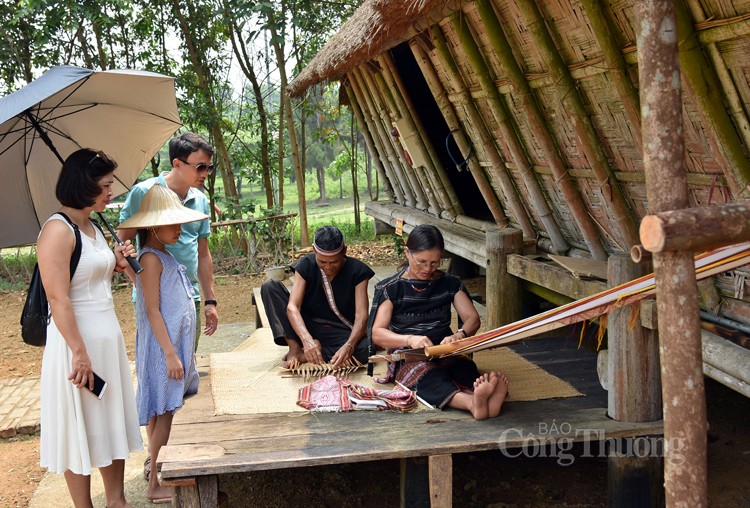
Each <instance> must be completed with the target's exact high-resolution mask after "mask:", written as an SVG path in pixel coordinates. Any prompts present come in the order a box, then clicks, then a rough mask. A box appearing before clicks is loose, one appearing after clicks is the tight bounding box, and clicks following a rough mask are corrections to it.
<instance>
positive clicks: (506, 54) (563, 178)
mask: <svg viewBox="0 0 750 508" xmlns="http://www.w3.org/2000/svg"><path fill="white" fill-rule="evenodd" d="M477 9H478V11H479V14H480V16H481V18H482V23H484V25H485V27H486V28H487V36H488V37H489V38H490V42H491V43H492V47H493V49H494V51H495V54H496V55H497V58H498V60H499V61H500V63H501V64H502V66H503V68H504V69H505V70H506V72H507V73H508V77H509V78H510V80H511V84H512V85H513V87H514V88H515V90H516V95H515V96H516V97H517V98H518V100H519V101H521V104H522V105H523V111H524V112H525V113H526V116H527V118H528V122H529V127H531V130H532V132H533V133H534V137H535V138H536V142H537V143H539V145H540V146H541V149H542V151H543V152H544V157H545V158H546V160H547V163H548V164H549V166H550V167H551V168H552V171H553V173H554V175H555V179H556V182H557V185H558V186H559V188H560V192H561V193H562V195H563V196H564V197H565V200H566V201H567V204H568V206H569V207H570V209H571V211H572V216H573V220H574V221H575V223H576V225H577V226H578V229H579V230H580V231H581V235H583V238H584V239H585V241H586V245H587V246H588V248H589V252H590V253H591V257H593V258H594V259H601V260H604V259H607V252H606V251H605V250H604V247H603V246H602V243H601V239H600V237H599V231H598V230H597V228H596V225H595V224H594V222H593V221H592V220H591V216H590V215H589V212H588V209H587V207H586V204H585V203H584V201H583V198H582V197H581V193H580V192H579V190H578V188H577V187H576V186H575V184H574V183H573V181H572V179H571V178H570V175H569V174H568V169H567V168H566V167H565V164H564V162H563V160H562V157H561V156H560V150H559V149H558V147H557V144H556V143H555V140H554V138H553V136H552V132H551V131H550V129H549V125H550V124H551V123H552V122H550V121H548V119H546V118H545V117H544V115H543V114H542V111H541V108H540V106H539V104H538V103H537V101H536V98H535V97H534V92H533V91H532V90H531V87H530V86H529V82H528V81H527V80H526V77H525V76H524V73H523V71H522V69H521V66H520V65H519V63H518V61H516V57H515V55H514V53H513V50H512V49H511V47H510V43H509V42H508V40H507V38H506V37H505V35H504V31H503V27H502V25H501V23H500V20H498V18H497V14H496V13H495V9H494V7H493V6H492V2H491V0H478V1H477Z"/></svg>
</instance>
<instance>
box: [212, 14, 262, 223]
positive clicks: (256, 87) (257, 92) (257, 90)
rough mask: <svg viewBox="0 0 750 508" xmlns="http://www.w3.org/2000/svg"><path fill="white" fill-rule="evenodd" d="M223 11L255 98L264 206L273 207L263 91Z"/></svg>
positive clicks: (235, 51)
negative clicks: (264, 197)
mask: <svg viewBox="0 0 750 508" xmlns="http://www.w3.org/2000/svg"><path fill="white" fill-rule="evenodd" d="M224 12H225V14H226V19H227V20H228V23H227V29H228V31H229V34H228V35H229V40H230V42H231V43H232V50H233V51H234V56H236V57H237V62H238V63H239V65H240V68H241V69H242V73H243V74H244V75H245V77H246V78H247V79H248V80H249V81H250V85H251V86H252V87H253V97H254V98H255V107H256V108H257V109H258V118H259V121H260V166H261V168H260V170H261V174H262V177H263V187H264V188H265V191H266V208H269V209H270V208H273V206H274V194H273V183H272V182H271V164H270V161H269V158H268V145H269V141H268V112H267V111H266V105H265V103H264V102H263V92H262V90H261V87H260V83H259V82H258V76H257V74H256V73H255V67H254V66H253V61H252V60H251V59H250V57H249V56H248V53H247V47H246V46H245V42H244V39H243V38H242V33H240V32H239V31H238V30H237V27H236V26H235V24H234V19H233V17H232V16H230V15H229V8H228V7H227V6H226V5H225V6H224Z"/></svg>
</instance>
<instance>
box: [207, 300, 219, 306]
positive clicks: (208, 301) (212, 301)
mask: <svg viewBox="0 0 750 508" xmlns="http://www.w3.org/2000/svg"><path fill="white" fill-rule="evenodd" d="M203 305H216V306H217V307H218V306H219V303H218V302H217V301H216V300H206V301H205V302H203Z"/></svg>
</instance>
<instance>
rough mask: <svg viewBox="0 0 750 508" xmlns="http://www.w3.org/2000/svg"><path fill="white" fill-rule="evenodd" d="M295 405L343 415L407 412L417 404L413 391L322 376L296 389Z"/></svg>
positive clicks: (310, 409)
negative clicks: (369, 386)
mask: <svg viewBox="0 0 750 508" xmlns="http://www.w3.org/2000/svg"><path fill="white" fill-rule="evenodd" d="M297 404H298V405H299V406H301V407H303V408H305V409H307V410H309V411H328V412H346V411H351V410H353V409H371V410H385V409H395V410H397V411H409V410H410V409H413V408H414V407H415V406H416V405H417V396H416V394H415V393H414V392H412V391H410V390H406V389H404V388H395V389H393V390H376V389H373V388H367V387H365V386H362V385H360V384H358V383H353V382H351V381H349V380H348V379H346V378H337V377H335V376H325V377H323V378H321V379H318V380H317V381H315V382H313V383H310V384H309V385H305V386H303V387H302V388H300V390H299V396H298V398H297Z"/></svg>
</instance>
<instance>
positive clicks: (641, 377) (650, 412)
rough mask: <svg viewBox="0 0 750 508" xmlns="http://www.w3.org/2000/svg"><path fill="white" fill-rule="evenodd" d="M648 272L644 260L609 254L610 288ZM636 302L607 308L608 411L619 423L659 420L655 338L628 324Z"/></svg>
mask: <svg viewBox="0 0 750 508" xmlns="http://www.w3.org/2000/svg"><path fill="white" fill-rule="evenodd" d="M649 273H651V267H650V266H648V263H641V264H637V265H636V264H635V263H633V262H632V261H631V260H630V259H629V258H627V257H625V256H610V258H609V263H608V265H607V279H608V282H609V286H610V287H614V286H618V285H620V284H623V283H625V282H628V281H631V280H635V279H637V278H638V277H641V276H643V275H647V274H649ZM639 305H640V303H636V304H633V305H628V306H625V307H621V308H619V309H615V310H612V311H610V313H609V319H608V320H607V337H608V340H607V343H608V350H609V353H608V379H609V394H608V404H607V407H608V414H609V416H610V417H611V418H613V419H615V420H617V421H621V422H651V421H655V420H661V383H660V376H659V340H658V337H657V335H656V332H655V331H654V330H648V329H646V328H643V327H642V326H640V321H636V323H635V324H634V325H631V324H630V323H631V322H632V319H631V318H632V316H633V315H635V314H634V313H635V312H637V311H638V306H639Z"/></svg>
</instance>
